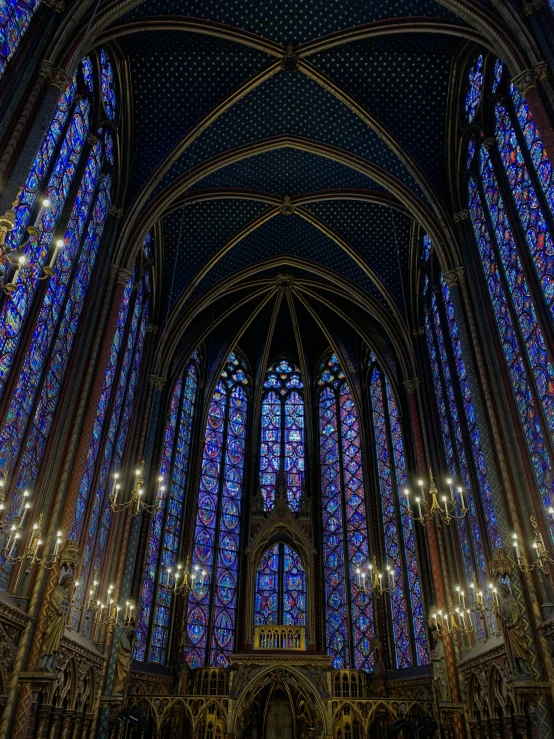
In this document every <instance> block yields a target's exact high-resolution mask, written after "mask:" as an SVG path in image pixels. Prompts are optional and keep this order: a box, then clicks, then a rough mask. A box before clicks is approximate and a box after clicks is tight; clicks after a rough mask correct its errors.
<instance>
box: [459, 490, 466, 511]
mask: <svg viewBox="0 0 554 739" xmlns="http://www.w3.org/2000/svg"><path fill="white" fill-rule="evenodd" d="M458 492H459V493H460V503H461V506H462V511H463V510H464V509H465V507H466V506H465V502H464V491H463V488H461V487H459V488H458Z"/></svg>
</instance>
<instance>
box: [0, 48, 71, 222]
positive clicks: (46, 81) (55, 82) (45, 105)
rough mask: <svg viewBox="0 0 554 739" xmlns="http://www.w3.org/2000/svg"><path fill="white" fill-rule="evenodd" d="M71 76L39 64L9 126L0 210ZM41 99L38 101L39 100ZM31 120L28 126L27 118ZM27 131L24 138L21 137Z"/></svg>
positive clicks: (23, 174)
mask: <svg viewBox="0 0 554 739" xmlns="http://www.w3.org/2000/svg"><path fill="white" fill-rule="evenodd" d="M70 81H71V79H70V77H69V76H68V75H67V74H66V73H65V72H64V71H63V70H61V69H54V67H53V65H52V64H51V63H50V62H46V61H44V62H42V63H41V64H40V66H39V69H38V73H37V77H36V80H35V83H34V85H33V87H32V89H31V92H30V94H29V96H28V98H27V100H26V101H25V105H24V107H23V110H22V111H21V113H20V115H19V118H18V119H17V121H16V122H15V124H14V126H13V127H12V129H11V132H10V134H9V137H8V138H7V141H6V142H5V144H4V146H3V148H2V154H1V156H0V188H1V194H0V213H3V212H4V211H5V210H7V209H8V208H9V207H10V205H11V203H12V201H13V200H14V199H15V196H16V194H17V191H18V190H19V188H20V187H21V186H22V185H24V184H25V180H26V179H27V175H28V173H29V169H30V167H31V164H32V162H33V159H34V157H35V154H36V152H37V149H38V147H39V145H40V143H41V141H42V139H43V137H44V132H45V131H46V130H47V128H48V126H49V125H50V121H51V120H52V116H53V114H54V111H55V109H56V104H57V102H58V99H59V97H60V92H61V91H62V90H63V89H64V88H65V87H66V86H67V85H68V84H69V82H70ZM39 101H40V102H39ZM31 119H32V123H31V125H30V127H29V121H30V120H31ZM27 128H28V129H29V130H28V133H27V135H26V138H25V141H24V142H23V143H22V138H23V136H24V134H25V131H26V130H27Z"/></svg>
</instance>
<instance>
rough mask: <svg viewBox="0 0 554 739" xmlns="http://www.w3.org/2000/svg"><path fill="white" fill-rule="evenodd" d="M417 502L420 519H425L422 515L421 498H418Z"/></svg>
mask: <svg viewBox="0 0 554 739" xmlns="http://www.w3.org/2000/svg"><path fill="white" fill-rule="evenodd" d="M415 500H416V503H417V510H418V517H419V518H423V516H422V515H421V498H420V497H419V496H418V497H417V498H416V499H415Z"/></svg>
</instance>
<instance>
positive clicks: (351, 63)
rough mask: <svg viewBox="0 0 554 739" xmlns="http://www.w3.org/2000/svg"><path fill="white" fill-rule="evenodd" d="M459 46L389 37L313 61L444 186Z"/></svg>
mask: <svg viewBox="0 0 554 739" xmlns="http://www.w3.org/2000/svg"><path fill="white" fill-rule="evenodd" d="M458 43H459V41H458V40H457V39H455V38H453V37H449V36H441V35H438V34H417V35H409V36H408V35H406V36H403V35H397V36H387V37H380V38H374V39H369V40H366V41H358V42H356V43H352V44H348V45H346V46H341V47H337V48H335V49H330V50H328V51H324V52H321V53H319V54H315V55H314V56H312V57H310V61H311V62H313V63H314V64H315V65H316V66H317V67H319V69H321V70H322V71H323V72H325V74H326V75H328V76H329V77H331V78H332V79H333V80H335V81H336V82H338V83H339V84H340V85H341V86H342V87H343V88H344V89H345V90H346V91H348V92H349V93H350V94H351V95H352V96H353V97H354V98H356V100H358V102H360V103H361V104H362V105H363V106H364V107H365V108H366V109H367V110H369V111H370V112H371V113H373V114H374V115H375V116H376V117H377V119H378V120H379V121H380V122H381V123H383V124H384V125H385V126H387V127H388V128H389V129H390V130H391V132H392V133H393V135H394V136H395V137H396V138H397V140H398V141H399V142H400V143H401V144H402V145H404V146H405V147H406V149H407V150H408V152H409V153H410V154H411V155H412V156H413V157H414V158H415V159H416V161H417V162H418V164H419V165H420V166H421V167H422V168H423V170H424V171H425V173H426V174H427V176H428V177H429V178H430V179H431V181H432V182H433V184H434V185H435V186H438V185H439V184H440V177H441V175H442V173H443V167H442V161H443V157H444V150H445V143H444V142H445V139H444V131H445V122H446V107H447V93H448V82H449V77H450V69H451V65H452V58H453V54H454V53H455V52H456V49H457V48H458Z"/></svg>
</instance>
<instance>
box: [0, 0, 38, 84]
mask: <svg viewBox="0 0 554 739" xmlns="http://www.w3.org/2000/svg"><path fill="white" fill-rule="evenodd" d="M39 5H40V0H5V2H4V3H3V5H2V13H1V15H0V44H1V46H0V76H1V75H2V74H3V73H4V70H5V69H6V65H7V64H8V62H9V61H10V59H11V58H12V57H13V55H14V54H15V52H16V51H17V49H18V47H19V44H20V42H21V39H22V38H23V35H24V34H25V31H26V30H27V28H28V27H29V24H30V23H31V19H32V17H33V14H34V12H35V11H36V9H37V8H38V7H39Z"/></svg>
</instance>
